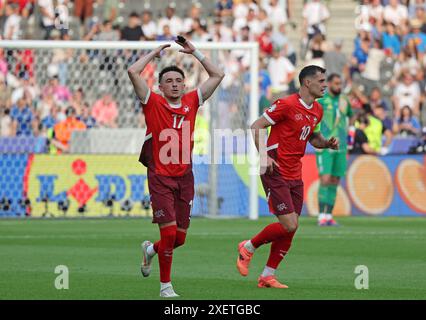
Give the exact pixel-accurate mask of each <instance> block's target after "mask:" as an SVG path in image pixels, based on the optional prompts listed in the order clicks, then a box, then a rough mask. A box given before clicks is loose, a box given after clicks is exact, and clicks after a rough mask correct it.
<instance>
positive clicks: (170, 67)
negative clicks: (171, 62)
mask: <svg viewBox="0 0 426 320" xmlns="http://www.w3.org/2000/svg"><path fill="white" fill-rule="evenodd" d="M170 71H175V72H179V73H180V74H181V75H182V77H183V78H184V79H185V73H184V72H183V71H182V69H181V68H179V67H178V66H168V67H165V68H164V69H163V70H161V71H160V74H159V75H158V82H161V79H162V78H163V75H164V74H165V73H166V72H170Z"/></svg>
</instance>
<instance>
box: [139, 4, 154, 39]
mask: <svg viewBox="0 0 426 320" xmlns="http://www.w3.org/2000/svg"><path fill="white" fill-rule="evenodd" d="M142 31H143V34H144V35H145V39H146V40H155V39H156V37H157V26H156V24H155V22H154V21H152V12H151V11H150V10H144V11H143V12H142Z"/></svg>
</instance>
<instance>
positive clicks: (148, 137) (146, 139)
mask: <svg viewBox="0 0 426 320" xmlns="http://www.w3.org/2000/svg"><path fill="white" fill-rule="evenodd" d="M151 138H152V132H151V133H150V134H148V135H146V136H145V140H144V141H148V140H149V139H151Z"/></svg>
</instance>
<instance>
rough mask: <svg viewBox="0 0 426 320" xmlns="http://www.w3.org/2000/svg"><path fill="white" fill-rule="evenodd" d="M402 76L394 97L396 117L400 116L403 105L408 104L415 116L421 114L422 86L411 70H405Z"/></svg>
mask: <svg viewBox="0 0 426 320" xmlns="http://www.w3.org/2000/svg"><path fill="white" fill-rule="evenodd" d="M401 78H402V79H401V80H400V82H399V83H398V84H397V86H396V88H395V91H394V95H393V97H392V102H393V105H394V115H395V117H400V114H401V109H402V107H404V106H408V107H410V109H411V110H412V111H413V114H414V115H415V116H419V114H420V97H421V91H420V86H419V84H418V83H417V82H415V81H414V78H413V76H412V75H411V74H410V72H409V71H403V73H402V75H401Z"/></svg>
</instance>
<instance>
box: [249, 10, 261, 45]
mask: <svg viewBox="0 0 426 320" xmlns="http://www.w3.org/2000/svg"><path fill="white" fill-rule="evenodd" d="M246 24H247V25H248V26H249V28H250V32H251V35H252V38H254V39H255V38H257V37H258V36H259V35H260V34H261V33H262V31H263V30H262V29H261V27H260V23H259V19H258V18H257V15H256V12H255V11H254V9H249V12H248V14H247V23H246Z"/></svg>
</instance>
